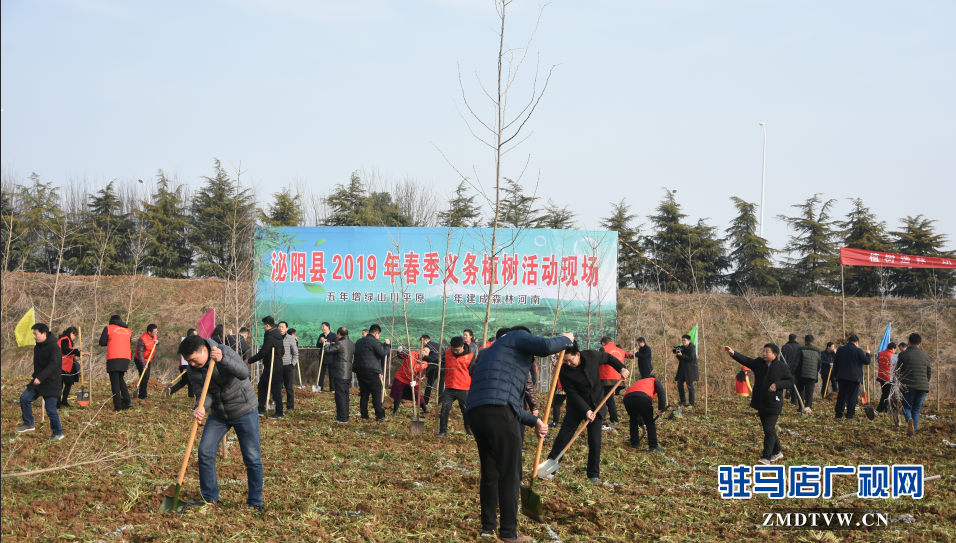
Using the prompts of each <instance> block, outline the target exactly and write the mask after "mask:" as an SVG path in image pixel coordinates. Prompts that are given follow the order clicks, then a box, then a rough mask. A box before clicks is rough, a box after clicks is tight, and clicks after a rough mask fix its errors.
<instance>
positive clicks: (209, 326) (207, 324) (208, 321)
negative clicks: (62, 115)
mask: <svg viewBox="0 0 956 543" xmlns="http://www.w3.org/2000/svg"><path fill="white" fill-rule="evenodd" d="M196 328H198V329H199V337H209V336H211V335H212V331H213V330H215V329H216V310H215V309H213V310H212V311H210V312H209V313H206V314H205V315H203V316H202V318H201V319H199V321H198V322H197V323H196Z"/></svg>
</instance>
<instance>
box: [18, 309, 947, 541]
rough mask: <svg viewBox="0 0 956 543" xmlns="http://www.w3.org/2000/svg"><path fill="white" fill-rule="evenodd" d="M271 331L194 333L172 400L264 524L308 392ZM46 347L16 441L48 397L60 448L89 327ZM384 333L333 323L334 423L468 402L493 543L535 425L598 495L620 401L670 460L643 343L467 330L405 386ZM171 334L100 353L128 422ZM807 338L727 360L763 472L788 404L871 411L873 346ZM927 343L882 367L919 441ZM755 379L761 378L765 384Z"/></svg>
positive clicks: (681, 367)
mask: <svg viewBox="0 0 956 543" xmlns="http://www.w3.org/2000/svg"><path fill="white" fill-rule="evenodd" d="M262 325H263V328H264V330H265V332H264V335H263V339H262V342H261V344H260V346H259V349H258V351H257V352H255V353H253V349H252V348H251V347H250V344H249V336H250V331H249V329H248V328H245V327H243V328H240V329H239V331H238V333H235V334H233V333H232V331H231V330H226V329H224V327H223V326H222V325H219V326H217V327H216V328H215V330H214V331H213V332H212V334H211V335H210V337H209V338H203V337H200V335H199V333H198V331H197V330H195V329H190V330H188V331H187V333H186V335H185V336H184V337H183V339H182V340H181V342H180V344H179V347H178V349H177V351H178V355H179V357H180V360H179V364H180V370H181V373H180V374H179V376H178V377H177V378H176V379H174V380H173V381H172V382H171V383H170V384H169V385H168V386H166V387H165V389H164V391H163V392H164V394H167V395H172V394H175V393H176V392H177V391H178V390H181V389H182V388H186V389H187V392H188V394H189V396H190V397H196V398H197V404H196V406H195V408H194V412H193V414H194V416H195V417H196V418H197V419H198V420H199V421H200V423H202V424H204V429H203V433H202V438H201V439H200V444H199V457H198V458H199V478H200V489H201V493H202V497H203V499H204V500H205V501H206V502H217V501H218V499H219V490H218V485H217V482H216V451H217V447H218V445H219V442H220V440H221V439H222V437H223V436H224V435H225V433H226V432H228V431H229V429H233V430H235V432H236V434H237V441H238V443H239V447H240V450H241V452H242V458H243V462H244V463H245V465H246V468H247V475H248V484H249V495H248V499H247V503H248V505H249V506H250V507H252V508H254V509H256V510H259V511H261V510H262V485H263V480H262V461H261V450H260V442H259V428H260V420H259V419H260V418H263V417H267V416H269V418H271V419H282V418H284V416H285V414H286V412H287V411H292V410H294V409H295V386H294V385H295V382H296V376H297V375H298V379H299V381H300V384H301V373H299V371H300V370H299V367H298V364H299V346H298V338H297V335H296V330H295V329H294V328H290V327H289V325H288V323H287V322H285V321H279V322H278V323H276V321H275V319H274V318H273V317H271V316H267V317H264V318H263V319H262ZM33 334H34V338H35V340H36V346H35V347H34V372H33V380H32V381H31V382H30V384H29V385H28V386H27V389H26V390H25V391H24V392H23V394H22V395H21V397H20V405H21V409H22V414H23V425H21V426H19V427H18V428H17V430H18V431H19V432H28V431H32V430H34V429H35V421H34V418H33V412H32V404H33V402H34V401H36V400H37V399H39V398H41V397H42V398H43V400H44V409H45V412H46V414H47V415H48V416H49V418H50V428H51V430H52V436H51V438H50V439H51V440H52V441H57V440H61V439H63V437H64V435H63V428H62V425H61V423H60V419H59V416H58V408H62V407H70V404H69V396H70V392H71V386H72V385H73V384H74V383H75V382H76V379H77V373H78V366H79V359H80V358H81V357H84V356H88V355H89V353H86V352H83V351H81V350H80V348H79V347H78V346H77V345H76V342H77V336H78V330H77V329H76V328H75V327H68V328H66V329H65V330H64V331H63V332H62V333H61V335H60V336H59V338H57V337H55V336H54V334H53V333H52V332H51V331H50V329H49V328H48V327H47V325H45V324H41V323H38V324H35V325H34V326H33ZM381 335H382V329H381V327H380V326H379V325H378V324H372V325H370V326H369V327H368V329H366V330H362V334H361V337H360V338H359V339H358V340H356V341H355V342H353V341H352V340H351V338H350V334H349V330H348V329H347V328H346V327H340V328H338V329H337V330H336V331H335V332H333V331H332V327H331V325H330V324H329V323H327V322H323V323H322V333H321V334H320V336H319V338H318V340H317V343H316V347H317V348H318V349H320V350H321V355H320V359H321V363H320V366H321V368H320V370H319V372H318V375H317V377H318V379H317V381H318V382H317V387H318V388H317V390H319V391H321V390H323V387H324V389H325V390H327V391H328V390H331V391H332V393H333V395H334V399H335V417H336V421H337V422H338V423H340V424H348V423H349V412H350V388H351V386H352V384H353V378H354V380H355V381H357V384H358V388H359V412H360V416H361V417H362V418H363V419H370V418H371V416H370V413H369V406H368V404H369V400H371V403H372V409H373V412H374V420H375V421H377V422H382V421H385V420H386V411H385V408H384V397H385V390H386V389H387V390H389V396H390V397H391V398H392V400H393V408H392V415H395V414H397V413H398V412H399V410H400V409H401V407H402V404H403V402H404V401H405V400H408V401H410V402H412V403H413V405H415V404H417V407H416V410H421V412H424V413H427V412H428V403H429V398H430V396H431V394H432V391H433V390H434V391H435V393H437V394H438V396H439V401H438V405H439V406H440V413H439V421H440V422H439V428H438V432H437V436H438V437H441V438H443V437H446V436H447V435H448V419H449V416H450V414H451V411H452V407H453V405H454V403H455V402H457V403H458V407H459V409H460V411H461V415H462V423H463V428H464V431H465V433H466V434H468V435H469V436H472V437H473V439H474V440H475V444H476V447H477V452H478V457H479V460H480V463H481V477H480V484H479V494H480V499H481V517H480V518H481V523H482V535H483V536H494V535H495V532H497V534H498V537H499V538H501V539H503V540H508V541H525V540H526V538H524V536H522V535H521V534H519V533H518V532H517V512H518V485H519V482H520V479H521V471H522V468H521V466H522V447H523V443H524V438H525V431H524V429H523V428H526V427H531V428H533V429H534V433H535V434H536V435H537V436H539V437H544V436H545V435H546V434H547V433H548V431H549V428H555V427H558V426H560V428H559V429H558V431H557V434H556V436H555V439H554V442H553V444H552V447H551V450H550V452H549V453H548V456H547V460H545V462H544V463H542V464H541V466H544V465H547V462H548V461H551V462H556V461H557V460H558V459H559V458H560V456H561V455H562V454H563V451H564V449H565V447H566V445H568V443H569V442H570V440H571V439H572V435H574V434H575V432H576V430H578V428H579V427H580V425H581V424H582V423H584V424H585V425H586V431H587V440H586V441H587V447H588V459H587V469H586V474H587V477H588V479H589V480H590V481H591V482H592V483H595V484H600V483H601V479H600V465H601V444H602V430H603V429H606V428H607V427H608V425H610V424H614V423H618V422H620V419H621V417H620V414H621V413H620V412H619V410H618V407H617V402H616V401H615V396H617V395H621V396H622V400H621V401H622V404H623V407H624V411H625V412H626V413H627V414H628V417H629V430H630V437H629V440H628V443H629V444H630V446H631V447H632V448H633V449H634V450H635V451H638V450H643V449H642V445H641V442H642V440H643V436H644V435H645V434H646V436H647V449H646V450H648V451H650V452H655V451H660V450H662V449H661V447H660V445H659V441H658V439H657V427H656V423H655V420H656V417H655V416H654V403H655V401H656V403H657V407H658V415H657V416H658V417H659V416H660V415H661V414H662V413H663V412H664V411H665V410H666V408H667V398H666V393H665V387H664V385H663V384H662V382H661V381H660V380H659V379H658V378H657V377H656V376H655V374H654V372H653V368H654V365H653V361H652V351H651V348H650V346H649V345H648V344H647V342H646V341H645V340H644V338H638V340H637V342H636V344H637V347H638V348H637V350H635V351H634V352H628V351H626V350H624V349H622V348H621V347H619V346H617V345H616V344H615V343H614V341H613V340H612V338H610V337H603V338H601V340H600V343H601V346H600V348H599V349H597V350H588V349H582V348H580V347H579V345H578V343H577V342H576V341H575V339H574V334H572V333H565V334H562V335H560V336H557V337H553V338H546V337H540V336H535V335H533V334H532V333H531V332H530V330H529V329H528V328H526V327H524V326H515V327H510V328H508V327H506V328H501V329H499V330H498V331H497V333H496V334H495V336H494V337H490V338H488V339H487V340H486V341H484V342H481V341H480V340H477V339H476V337H475V335H474V333H473V332H472V330H470V329H466V330H463V331H462V334H461V335H457V336H454V337H452V338H450V340H449V341H448V342H447V346H443V345H441V344H440V343H439V342H435V341H433V340H432V339H431V337H430V336H429V335H428V334H422V335H421V336H420V337H419V338H418V342H417V344H416V345H415V346H414V347H406V346H400V347H398V348H397V349H396V352H397V358H398V361H397V362H396V364H397V365H398V367H397V368H396V369H395V370H394V377H392V375H391V374H392V373H393V371H389V369H390V368H389V362H390V361H389V357H390V353H391V352H392V345H391V342H390V340H388V339H385V340H382V339H381ZM158 336H159V327H158V326H157V325H155V324H149V325H148V326H147V327H146V329H145V331H144V332H143V334H142V335H140V336H139V337H138V338H135V340H134V334H133V332H132V330H131V329H130V328H129V326H128V325H127V324H126V323H125V322H124V321H123V320H122V318H121V317H120V316H119V315H114V316H113V317H112V318H111V319H110V321H109V324H108V325H107V326H106V327H105V328H104V329H103V332H102V334H101V335H100V338H99V345H100V346H102V347H105V348H106V370H107V374H108V376H109V381H110V389H111V399H112V404H113V408H114V410H115V411H123V410H125V409H129V408H130V407H131V406H132V399H133V398H137V397H138V398H140V399H145V398H146V397H147V392H148V386H147V384H148V382H149V375H150V365H151V363H152V361H153V359H154V354H155V351H156V349H157V347H158V345H159V339H158ZM796 338H797V336H796V334H790V337H789V341H788V342H787V343H786V344H784V345H783V346H778V345H776V344H774V343H768V344H766V345H765V346H764V347H763V352H762V353H761V355H760V356H759V357H756V358H749V357H747V356H746V355H744V354H743V353H740V352H738V351H736V350H734V349H733V348H732V347H730V346H725V347H723V350H724V351H725V352H726V353H727V354H729V355H730V356H731V357H732V358H733V359H734V360H735V361H736V362H738V363H739V364H740V365H741V366H742V367H743V368H744V370H743V371H742V373H743V374H745V379H746V380H747V383H748V386H747V390H748V391H752V392H750V393H749V394H748V395H750V406H751V407H752V408H753V409H755V410H757V412H758V414H759V418H760V422H761V426H762V429H763V434H764V446H763V452H762V454H761V457H760V459H759V462H760V463H763V464H770V463H772V462H776V461H779V460H781V459H782V458H783V451H782V448H781V444H780V440H779V438H778V436H777V433H776V424H777V420H778V418H779V416H780V415H781V413H782V412H783V410H784V404H785V400H786V399H787V397H788V396H789V398H790V400H791V402H792V403H793V404H794V405H796V408H797V411H798V412H800V413H804V414H810V413H811V412H812V405H813V399H814V396H815V395H816V386H817V383H818V382H821V381H822V385H821V391H820V392H821V395H822V396H824V397H826V396H827V395H828V394H832V393H836V397H835V400H836V402H835V404H834V416H835V419H836V420H852V419H854V418H855V417H856V407H857V405H858V403H859V401H860V400H859V391H860V385H861V384H862V383H863V382H864V368H865V367H866V366H868V365H869V364H870V363H871V359H872V356H871V353H870V352H869V350H864V349H861V348H860V346H859V344H860V340H859V338H858V337H857V336H856V335H854V334H850V335H849V336H848V337H847V339H846V342H845V344H843V345H841V346H837V345H835V344H834V343H833V342H830V343H827V345H826V348H825V349H824V350H820V349H819V348H818V347H816V346H815V338H814V337H813V336H812V335H809V334H808V335H806V336H804V338H803V343H802V344H801V343H799V342H797V341H796ZM442 343H443V342H442ZM134 345H135V347H134ZM921 346H922V338H921V337H920V336H919V334H915V333H914V334H911V335H910V336H909V337H908V338H907V341H906V342H900V343H898V344H897V343H890V344H889V346H888V347H887V349H885V350H884V351H881V352H880V353H878V354H877V364H878V374H877V379H878V382H879V383H880V394H881V397H880V400H879V402H878V405H877V412H879V413H883V412H886V411H887V410H888V409H889V404H890V402H891V401H892V400H891V394H890V393H891V390H893V386H894V385H898V386H899V389H900V390H901V392H902V394H901V402H900V403H901V404H902V411H903V414H904V416H905V419H906V421H907V435H908V436H913V435H915V433H916V431H917V430H918V427H919V418H920V410H921V407H922V403H923V400H924V399H925V397H926V394H927V392H928V391H929V383H930V379H931V376H932V374H931V362H930V358H929V356H928V355H927V354H926V353H925V352H923V351H922V349H921ZM559 353H563V354H559ZM672 354H673V355H674V357H675V359H676V362H677V371H676V373H675V375H674V382H675V383H676V387H677V391H678V396H679V403H678V405H680V406H685V407H693V406H694V405H695V403H696V390H695V383H696V382H697V381H698V379H699V372H698V368H697V354H696V345H694V343H693V342H692V338H691V336H689V335H684V336H683V337H682V338H681V345H679V346H676V347H674V348H673V349H672ZM559 358H560V359H559ZM541 360H549V361H551V362H550V363H551V364H554V365H555V366H556V365H557V364H561V367H560V372H559V378H558V379H557V382H556V383H555V386H556V390H555V394H554V396H553V402H552V405H553V414H554V418H553V420H552V421H549V420H542V418H539V405H540V404H539V402H538V398H537V394H536V385H537V381H538V372H539V370H540V368H539V367H538V363H539V361H541ZM628 360H633V362H632V363H631V368H632V369H634V368H635V366H636V370H637V372H638V375H637V376H634V377H635V378H634V379H632V381H633V382H630V383H628V384H627V385H625V383H626V382H628V380H629V379H630V378H631V371H630V370H629V369H628V367H627V361H628ZM131 361H133V362H134V363H135V366H136V369H137V371H138V374H139V386H138V388H134V389H133V393H132V396H131V394H130V390H129V387H128V385H127V381H126V373H127V372H128V371H129V365H130V362H131ZM210 361H213V362H214V364H213V363H210ZM257 364H261V372H260V373H259V374H258V384H257V388H258V390H256V388H254V386H253V383H254V381H255V378H256V371H255V369H256V368H257V366H256V365H257ZM557 369H558V368H557V367H555V368H554V371H557ZM748 371H749V372H751V374H752V377H753V385H752V386H750V385H749V379H750V375H751V374H747V373H746V372H748ZM326 376H328V379H327V380H326ZM389 379H391V382H390V383H389ZM739 380H740V377H739V376H738V381H739ZM207 381H208V391H207V394H206V396H205V401H204V402H203V403H202V405H199V402H198V398H199V397H200V395H201V391H202V390H203V389H204V385H205V384H206V383H207ZM325 383H328V384H327V385H326V384H325ZM685 387H686V393H685ZM739 390H740V388H739V387H738V391H739ZM283 391H285V401H283ZM270 399H271V400H272V402H270V401H269V400H270ZM270 403H271V404H274V410H273V413H272V415H271V416H270V415H269V414H268V413H269V409H270ZM562 406H564V417H563V420H562V416H561V415H562Z"/></svg>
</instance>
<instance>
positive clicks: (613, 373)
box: [598, 341, 653, 388]
mask: <svg viewBox="0 0 956 543" xmlns="http://www.w3.org/2000/svg"><path fill="white" fill-rule="evenodd" d="M604 352H606V353H607V354H609V355H611V356H613V357H614V358H616V359H618V360H619V361H620V362H621V363H622V364H623V363H624V358H625V357H627V353H626V352H624V349H622V348H620V347H618V346H617V345H615V344H614V342H613V341H610V342H608V343H606V344H605V345H604ZM598 376H600V378H601V380H602V381H604V380H610V381H617V380H618V379H620V378H621V374H620V373H618V371H617V370H616V369H614V368H612V367H611V366H608V365H607V364H601V365H600V366H598ZM651 388H653V387H651Z"/></svg>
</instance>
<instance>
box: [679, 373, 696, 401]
mask: <svg viewBox="0 0 956 543" xmlns="http://www.w3.org/2000/svg"><path fill="white" fill-rule="evenodd" d="M684 383H686V384H687V393H688V395H689V397H688V399H689V400H690V402H689V403H688V405H694V403H696V401H697V394H696V391H695V390H694V383H693V382H692V381H688V380H686V379H684V376H683V375H678V376H677V395H678V396H680V402H681V403H687V402H686V401H685V399H684Z"/></svg>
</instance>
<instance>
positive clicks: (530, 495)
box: [520, 351, 564, 524]
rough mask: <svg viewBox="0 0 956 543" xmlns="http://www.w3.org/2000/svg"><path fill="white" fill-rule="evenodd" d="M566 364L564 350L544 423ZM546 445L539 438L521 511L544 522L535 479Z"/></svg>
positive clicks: (545, 407) (545, 408)
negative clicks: (542, 448)
mask: <svg viewBox="0 0 956 543" xmlns="http://www.w3.org/2000/svg"><path fill="white" fill-rule="evenodd" d="M563 365H564V351H561V354H559V355H558V367H557V369H556V370H555V372H554V377H553V378H552V379H551V390H549V391H548V403H547V404H545V406H544V419H543V420H544V423H545V424H547V423H548V420H549V419H550V417H551V402H552V401H554V391H555V389H556V388H558V377H559V376H560V375H561V366H563ZM543 445H544V438H543V437H539V438H538V450H537V452H535V454H534V467H533V468H531V481H530V482H529V483H528V486H524V485H521V489H520V492H521V512H522V513H524V514H525V516H527V517H528V518H530V519H531V520H533V521H535V522H540V523H542V524H543V523H544V522H545V520H544V507H542V506H541V496H539V495H538V493H537V492H535V491H534V479H535V477H537V475H538V462H540V461H541V447H542V446H543Z"/></svg>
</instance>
